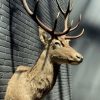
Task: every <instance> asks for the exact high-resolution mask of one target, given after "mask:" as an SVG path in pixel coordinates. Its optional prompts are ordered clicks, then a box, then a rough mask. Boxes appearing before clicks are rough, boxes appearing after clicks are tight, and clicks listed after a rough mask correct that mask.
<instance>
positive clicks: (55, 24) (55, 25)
mask: <svg viewBox="0 0 100 100" xmlns="http://www.w3.org/2000/svg"><path fill="white" fill-rule="evenodd" d="M59 15H60V12H58V14H57V17H56V19H55V23H54V28H53V30H52V31H53V33H54V31H55V29H56V27H57V19H58V17H59Z"/></svg>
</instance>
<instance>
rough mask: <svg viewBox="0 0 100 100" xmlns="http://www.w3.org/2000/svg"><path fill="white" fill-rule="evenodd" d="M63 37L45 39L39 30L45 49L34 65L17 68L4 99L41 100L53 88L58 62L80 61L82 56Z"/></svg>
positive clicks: (76, 62)
mask: <svg viewBox="0 0 100 100" xmlns="http://www.w3.org/2000/svg"><path fill="white" fill-rule="evenodd" d="M65 37H66V36H60V37H58V38H57V39H55V38H54V39H52V40H47V37H46V35H44V34H42V33H41V31H40V39H41V41H42V42H43V43H44V45H45V49H44V50H43V52H42V54H41V55H40V57H39V59H38V61H37V62H36V64H35V66H33V67H32V68H31V67H29V66H19V67H18V68H17V70H16V72H15V73H14V75H13V76H12V78H11V79H10V81H9V83H8V87H7V91H6V95H5V100H41V99H42V98H43V97H44V96H45V95H46V94H47V93H48V92H49V91H50V90H51V89H52V88H53V86H54V84H55V82H56V78H57V74H58V70H59V65H60V64H62V63H69V64H79V63H80V62H82V58H83V57H82V56H81V55H80V54H79V53H78V52H76V51H75V50H74V49H73V48H72V47H70V46H69V39H66V38H65ZM80 58H81V59H80Z"/></svg>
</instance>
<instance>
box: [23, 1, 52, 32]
mask: <svg viewBox="0 0 100 100" xmlns="http://www.w3.org/2000/svg"><path fill="white" fill-rule="evenodd" d="M39 1H40V0H37V3H36V5H35V9H34V12H32V11H31V9H30V8H29V6H28V4H27V2H26V0H22V3H23V5H24V8H25V9H26V11H27V13H28V14H29V15H30V16H31V17H32V18H33V20H34V21H35V22H36V23H37V24H38V25H39V26H40V27H41V28H43V29H44V30H45V31H46V32H48V33H51V32H52V30H51V29H50V28H48V27H47V26H46V25H44V24H43V23H42V22H41V21H40V20H39V18H38V17H37V15H36V10H37V6H38V3H39Z"/></svg>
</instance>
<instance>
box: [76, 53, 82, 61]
mask: <svg viewBox="0 0 100 100" xmlns="http://www.w3.org/2000/svg"><path fill="white" fill-rule="evenodd" d="M76 59H77V61H78V62H79V63H81V62H82V61H83V56H82V55H80V54H76Z"/></svg>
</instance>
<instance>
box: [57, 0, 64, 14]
mask: <svg viewBox="0 0 100 100" xmlns="http://www.w3.org/2000/svg"><path fill="white" fill-rule="evenodd" d="M56 3H57V6H58V8H59V10H60V12H61V13H62V14H63V15H65V12H64V10H63V9H62V8H61V7H60V5H59V3H58V0H56Z"/></svg>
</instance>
